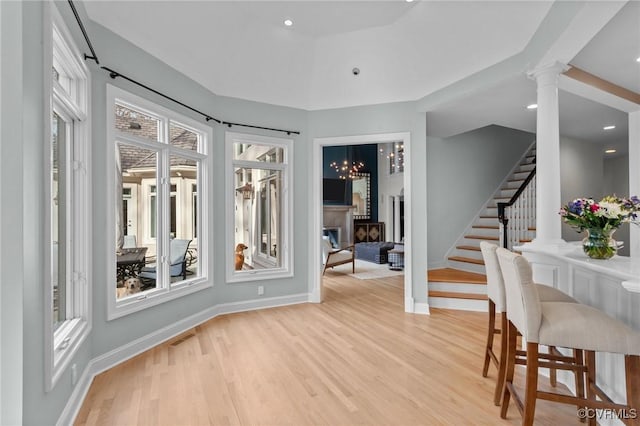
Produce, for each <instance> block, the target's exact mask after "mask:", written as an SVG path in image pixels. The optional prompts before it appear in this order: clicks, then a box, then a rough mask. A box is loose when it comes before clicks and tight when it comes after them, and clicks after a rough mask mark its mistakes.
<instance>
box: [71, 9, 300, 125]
mask: <svg viewBox="0 0 640 426" xmlns="http://www.w3.org/2000/svg"><path fill="white" fill-rule="evenodd" d="M68 2H69V6H71V10H73V15H74V16H75V17H76V22H77V23H78V26H79V27H80V30H81V31H82V35H83V36H84V40H85V41H86V42H87V45H88V46H89V50H91V54H92V56H89V55H87V54H86V53H85V54H84V59H85V61H86V60H87V59H91V60H93V61H95V62H96V64H98V65H100V61H99V60H98V55H97V54H96V52H95V50H93V45H92V44H91V40H90V39H89V35H88V34H87V31H86V30H85V28H84V24H83V23H82V20H81V19H80V15H78V11H77V10H76V7H75V5H74V4H73V0H68ZM100 68H102V69H103V70H105V71H107V72H108V73H109V77H111V78H113V79H116V78H118V77H120V78H123V79H125V80H127V81H129V82H131V83H133V84H135V85H137V86H140V87H142V88H143V89H146V90H148V91H150V92H153V93H155V94H156V95H159V96H162V97H163V98H165V99H168V100H170V101H171V102H175V103H176V104H178V105H180V106H183V107H185V108H187V109H189V110H191V111H193V112H195V113H198V114H200V115H202V116H203V117H204V118H205V120H206V121H207V122H209V121H215V122H216V123H218V124H223V125H226V126H229V127H231V126H239V127H249V128H252V129H261V130H270V131H273V132H282V133H286V134H287V135H291V134H294V135H299V134H300V132H298V131H296V130H283V129H276V128H272V127H262V126H253V125H251V124H242V123H232V122H229V121H222V120H218V119H217V118H215V117H213V116H211V115H209V114H205V113H204V112H202V111H199V110H197V109H195V108H192V107H190V106H189V105H187V104H185V103H183V102H180V101H179V100H177V99H174V98H172V97H171V96H167V95H165V94H164V93H162V92H159V91H157V90H155V89H152V88H151V87H149V86H147V85H145V84H142V83H140V82H139V81H136V80H134V79H132V78H129V77H127V76H126V75H124V74H122V73H119V72H118V71H114V70H113V69H111V68H108V67H105V66H102V67H100Z"/></svg>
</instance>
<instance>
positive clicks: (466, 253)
mask: <svg viewBox="0 0 640 426" xmlns="http://www.w3.org/2000/svg"><path fill="white" fill-rule="evenodd" d="M452 256H461V257H469V258H471V259H478V260H482V252H481V251H475V250H465V249H459V248H456V249H455V250H454V251H453V254H452Z"/></svg>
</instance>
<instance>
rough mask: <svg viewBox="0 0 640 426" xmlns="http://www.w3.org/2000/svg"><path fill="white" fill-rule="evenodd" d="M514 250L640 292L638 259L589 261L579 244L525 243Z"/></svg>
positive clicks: (620, 258) (623, 258)
mask: <svg viewBox="0 0 640 426" xmlns="http://www.w3.org/2000/svg"><path fill="white" fill-rule="evenodd" d="M514 250H517V251H521V252H523V253H533V254H542V255H547V256H551V257H555V258H557V259H560V260H564V261H565V262H567V263H570V264H572V265H576V266H579V267H581V268H584V269H589V270H592V271H594V272H598V273H601V274H605V275H609V276H612V277H615V278H618V279H620V280H622V285H623V286H624V288H626V289H627V290H629V291H633V292H640V259H633V260H632V259H631V258H629V257H627V256H618V255H616V256H613V257H612V258H611V259H607V260H598V259H591V258H590V257H588V256H587V255H586V254H585V253H584V252H583V251H582V243H581V242H572V243H561V244H554V245H537V244H535V243H527V244H524V245H522V246H518V247H514Z"/></svg>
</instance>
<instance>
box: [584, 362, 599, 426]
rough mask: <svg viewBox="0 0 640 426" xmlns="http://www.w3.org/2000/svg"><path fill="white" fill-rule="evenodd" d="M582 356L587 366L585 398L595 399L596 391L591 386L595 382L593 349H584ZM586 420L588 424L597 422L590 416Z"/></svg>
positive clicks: (592, 424)
mask: <svg viewBox="0 0 640 426" xmlns="http://www.w3.org/2000/svg"><path fill="white" fill-rule="evenodd" d="M584 358H585V365H586V366H587V383H586V388H587V399H589V400H592V401H595V400H596V393H595V391H594V390H593V386H595V384H596V353H595V352H594V351H585V352H584ZM588 421H589V425H590V426H595V425H596V424H597V422H596V419H595V417H590V418H589V420H588Z"/></svg>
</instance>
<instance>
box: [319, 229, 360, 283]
mask: <svg viewBox="0 0 640 426" xmlns="http://www.w3.org/2000/svg"><path fill="white" fill-rule="evenodd" d="M322 261H323V262H324V268H323V269H322V275H324V273H325V272H326V270H327V268H333V267H334V266H338V265H343V264H345V263H351V273H355V272H356V266H355V249H354V246H349V247H345V248H342V249H335V250H334V248H333V247H331V242H330V241H329V237H322Z"/></svg>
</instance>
